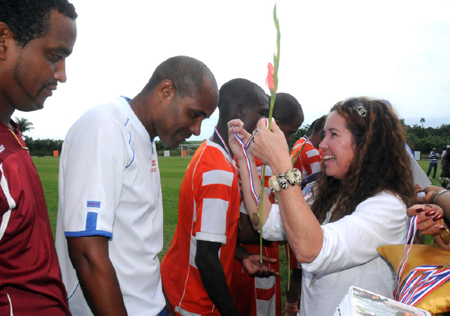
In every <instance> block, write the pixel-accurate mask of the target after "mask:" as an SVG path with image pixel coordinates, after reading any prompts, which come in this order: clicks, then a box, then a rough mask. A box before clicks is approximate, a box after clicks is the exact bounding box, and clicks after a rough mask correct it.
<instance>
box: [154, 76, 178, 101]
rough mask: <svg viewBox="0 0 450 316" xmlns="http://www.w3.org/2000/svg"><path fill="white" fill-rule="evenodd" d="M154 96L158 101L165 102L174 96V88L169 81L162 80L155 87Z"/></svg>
mask: <svg viewBox="0 0 450 316" xmlns="http://www.w3.org/2000/svg"><path fill="white" fill-rule="evenodd" d="M156 94H157V96H158V100H159V101H166V100H167V99H170V98H171V97H173V96H174V95H175V87H174V85H173V82H172V81H171V80H169V79H164V80H163V81H161V82H160V83H159V85H158V87H156Z"/></svg>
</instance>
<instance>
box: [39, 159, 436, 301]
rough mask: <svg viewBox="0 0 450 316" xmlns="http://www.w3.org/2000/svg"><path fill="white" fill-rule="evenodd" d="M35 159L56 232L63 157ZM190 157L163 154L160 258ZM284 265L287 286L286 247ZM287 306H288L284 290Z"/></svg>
mask: <svg viewBox="0 0 450 316" xmlns="http://www.w3.org/2000/svg"><path fill="white" fill-rule="evenodd" d="M33 161H34V163H35V165H36V168H37V170H38V173H39V176H40V177H41V181H42V185H43V188H44V194H45V199H46V202H47V207H48V213H49V217H50V222H51V225H52V231H53V235H54V234H55V228H56V216H57V211H58V165H59V158H54V157H36V158H33ZM189 161H190V159H189V158H179V157H160V158H159V166H160V173H161V186H162V192H163V205H164V248H163V251H162V252H161V254H160V259H162V257H163V256H164V254H165V253H166V251H167V249H168V247H169V246H170V242H171V240H172V237H173V234H174V231H175V228H176V225H177V219H178V193H179V190H180V185H181V181H182V180H183V176H184V172H185V170H186V168H187V166H188V164H189ZM419 164H420V166H421V167H422V169H423V170H424V171H425V172H426V171H427V169H428V164H429V163H428V161H419ZM440 171H441V170H440V166H439V168H438V173H437V177H439V174H440ZM431 181H432V183H433V184H434V185H439V181H438V179H431ZM280 264H281V273H280V274H281V284H282V289H284V288H285V286H286V282H287V275H288V272H287V264H286V256H285V255H284V250H282V248H280ZM282 292H283V298H282V301H283V305H284V291H282Z"/></svg>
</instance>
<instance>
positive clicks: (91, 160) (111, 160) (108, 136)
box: [59, 116, 128, 238]
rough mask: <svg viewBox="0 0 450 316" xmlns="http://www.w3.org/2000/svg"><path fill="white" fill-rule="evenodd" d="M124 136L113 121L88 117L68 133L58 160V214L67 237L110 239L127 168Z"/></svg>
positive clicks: (121, 129)
mask: <svg viewBox="0 0 450 316" xmlns="http://www.w3.org/2000/svg"><path fill="white" fill-rule="evenodd" d="M124 144H127V140H126V135H125V133H124V132H123V128H122V126H120V125H119V123H118V122H117V121H115V120H113V119H112V118H103V117H95V116H94V117H88V118H85V119H81V120H80V121H78V122H77V123H76V124H75V125H74V127H72V128H71V130H70V131H69V132H68V134H67V137H66V140H65V141H64V144H63V150H62V154H61V161H60V175H59V192H60V202H59V211H60V213H61V216H62V221H63V227H64V232H65V236H66V237H83V236H104V237H108V238H112V237H113V234H112V232H113V226H114V214H115V210H116V209H117V206H118V204H119V197H120V194H121V190H122V182H123V181H122V180H123V173H124V171H125V168H126V166H127V163H128V162H127V160H128V159H127V148H126V146H125V145H124Z"/></svg>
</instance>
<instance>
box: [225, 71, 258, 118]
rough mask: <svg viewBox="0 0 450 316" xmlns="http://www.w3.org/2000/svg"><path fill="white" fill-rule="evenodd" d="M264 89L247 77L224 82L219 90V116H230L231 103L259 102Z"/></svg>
mask: <svg viewBox="0 0 450 316" xmlns="http://www.w3.org/2000/svg"><path fill="white" fill-rule="evenodd" d="M261 95H266V94H265V93H264V90H263V89H262V88H261V87H260V86H258V85H257V84H256V83H253V82H251V81H250V80H247V79H242V78H236V79H232V80H230V81H228V82H226V83H224V84H223V85H222V86H221V87H220V90H219V104H218V106H217V107H218V108H219V117H221V118H222V117H224V118H226V117H228V115H229V114H230V113H229V112H228V111H229V110H230V108H231V105H235V104H238V103H240V104H242V105H244V106H252V105H256V104H257V103H258V104H259V101H260V100H261V99H260V98H261Z"/></svg>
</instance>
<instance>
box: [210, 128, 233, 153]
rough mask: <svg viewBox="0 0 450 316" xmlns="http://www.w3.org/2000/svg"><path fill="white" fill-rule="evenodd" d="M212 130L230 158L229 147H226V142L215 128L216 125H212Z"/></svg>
mask: <svg viewBox="0 0 450 316" xmlns="http://www.w3.org/2000/svg"><path fill="white" fill-rule="evenodd" d="M214 132H215V133H216V135H217V137H219V139H220V141H221V142H222V145H223V147H224V148H225V150H226V152H227V154H228V156H229V157H230V159H231V154H230V149H228V146H227V143H225V141H224V140H223V138H222V135H220V133H219V131H218V130H217V127H214Z"/></svg>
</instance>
